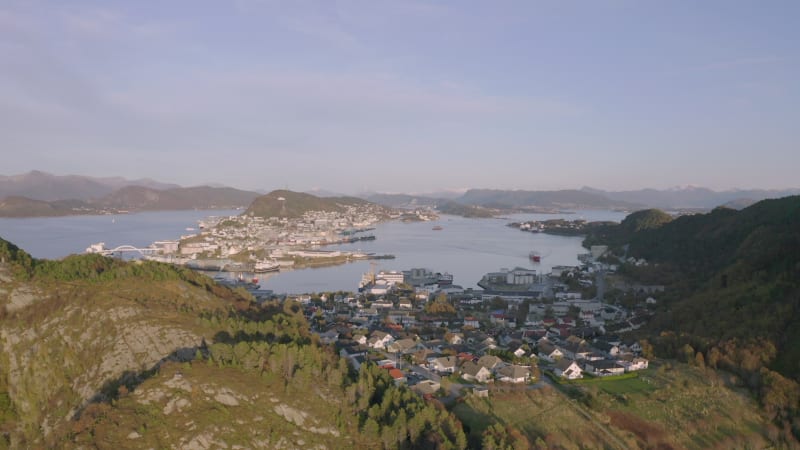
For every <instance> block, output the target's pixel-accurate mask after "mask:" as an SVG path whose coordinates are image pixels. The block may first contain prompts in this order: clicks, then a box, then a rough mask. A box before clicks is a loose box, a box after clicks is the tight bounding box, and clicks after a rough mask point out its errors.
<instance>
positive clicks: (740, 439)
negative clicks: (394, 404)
mask: <svg viewBox="0 0 800 450" xmlns="http://www.w3.org/2000/svg"><path fill="white" fill-rule="evenodd" d="M453 411H454V412H455V414H456V415H457V416H458V418H459V419H460V420H461V421H462V422H463V423H464V424H465V426H466V427H468V428H469V436H470V439H471V442H472V443H475V442H479V440H480V437H481V434H482V433H483V432H484V430H486V429H487V428H488V427H489V426H490V425H492V424H495V423H497V424H501V425H502V426H504V427H510V428H512V429H514V430H516V431H518V432H520V433H522V434H523V435H524V436H525V437H526V438H527V439H528V442H529V443H530V445H531V447H538V448H553V447H561V448H764V447H769V446H770V444H771V442H770V437H771V436H774V435H775V432H776V430H775V429H774V426H772V425H771V424H769V422H768V421H767V420H765V418H764V417H763V416H761V415H760V413H759V407H758V405H757V404H756V403H755V402H754V401H753V400H752V398H750V397H749V396H748V395H746V394H743V393H740V392H737V391H734V390H731V389H729V388H727V387H725V385H724V383H723V382H722V380H721V379H720V378H719V377H718V375H717V374H716V373H714V372H711V371H704V370H701V369H698V368H695V367H690V366H687V365H685V364H674V365H671V364H661V365H658V364H657V365H656V366H655V367H652V368H650V369H648V370H645V371H642V372H641V373H640V375H639V377H636V378H629V379H617V380H603V379H596V380H592V381H591V382H589V383H576V384H570V383H565V384H564V385H558V386H545V387H544V388H540V389H530V390H519V391H508V392H491V393H490V398H488V399H485V398H475V397H469V396H468V397H467V399H466V400H465V401H464V402H462V403H459V404H458V405H456V406H455V408H453Z"/></svg>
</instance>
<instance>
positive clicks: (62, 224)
mask: <svg viewBox="0 0 800 450" xmlns="http://www.w3.org/2000/svg"><path fill="white" fill-rule="evenodd" d="M238 212H239V211H230V210H225V211H166V212H148V213H138V214H125V215H116V216H75V217H65V218H35V219H0V237H2V238H3V239H6V240H8V241H11V242H13V243H15V244H16V245H18V246H20V247H21V248H23V249H25V250H26V251H28V252H29V253H31V254H32V255H33V256H35V257H37V258H61V257H64V256H66V255H69V254H71V253H81V252H83V250H84V249H85V248H86V247H88V246H89V245H90V244H92V243H95V242H105V243H106V246H107V247H109V248H113V247H116V246H118V245H123V244H131V245H134V246H147V245H149V244H150V243H152V242H153V241H156V240H164V239H177V238H179V237H180V236H181V235H182V234H187V233H189V231H186V228H191V227H197V221H198V220H200V219H202V218H204V217H207V216H210V215H217V216H227V215H233V214H237V213H238ZM624 216H625V214H624V213H618V212H612V211H580V212H579V213H576V214H559V215H552V214H520V215H512V216H508V217H506V218H502V219H465V218H461V217H454V216H442V218H441V219H440V220H438V221H436V222H419V223H400V222H387V223H382V224H379V225H378V226H377V227H376V229H375V230H374V231H372V232H371V233H373V234H375V236H376V238H377V239H376V240H374V241H363V242H357V243H354V244H346V245H339V246H329V247H326V249H341V250H351V251H353V250H361V251H364V252H374V253H378V254H392V255H395V256H396V258H395V259H391V260H377V261H374V262H375V263H377V267H376V269H377V270H407V269H411V268H414V267H425V268H429V269H431V270H433V271H435V272H449V273H451V274H453V276H454V283H455V284H458V285H461V286H463V287H465V288H469V287H473V288H474V287H477V285H476V283H477V282H478V281H480V279H481V277H482V276H483V275H484V274H485V273H486V272H492V271H497V270H500V269H501V268H509V269H511V268H514V267H525V268H531V269H536V270H539V271H541V272H544V273H547V272H549V271H550V268H551V267H552V266H557V265H577V264H578V259H577V255H578V254H579V253H583V252H585V250H584V249H583V248H582V247H581V241H582V238H580V237H564V236H552V235H547V234H541V233H526V232H521V231H519V230H516V229H513V228H509V227H507V226H506V224H508V223H509V222H519V221H524V220H546V219H553V218H558V217H563V218H565V219H569V220H573V219H578V218H583V219H586V220H590V221H591V220H614V221H620V220H622V219H623V218H624ZM436 225H439V226H441V227H442V230H441V231H435V230H433V229H432V228H433V227H434V226H436ZM531 251H537V252H539V253H540V254H541V255H542V261H541V263H538V264H536V263H532V262H531V261H530V259H529V258H528V255H529V253H530V252H531ZM369 269H370V262H369V261H357V262H353V263H349V264H345V265H340V266H334V267H325V268H319V269H303V270H294V271H287V272H280V273H276V274H269V275H267V276H262V277H261V281H260V283H261V287H262V288H264V289H272V290H274V291H275V292H278V293H284V292H287V293H304V292H321V291H336V290H345V291H352V290H355V289H356V288H357V287H358V282H359V281H360V280H361V275H362V274H363V273H364V272H366V271H368V270H369Z"/></svg>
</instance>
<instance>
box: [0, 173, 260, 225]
mask: <svg viewBox="0 0 800 450" xmlns="http://www.w3.org/2000/svg"><path fill="white" fill-rule="evenodd" d="M138 183H141V184H138ZM258 196H259V194H258V193H257V192H251V191H242V190H239V189H233V188H229V187H210V186H197V187H189V188H184V187H180V186H178V185H175V184H167V183H159V182H157V181H153V180H149V179H144V180H126V179H124V178H92V177H83V176H77V175H67V176H58V175H51V174H46V173H44V172H30V173H27V174H25V175H17V176H10V177H0V217H50V216H68V215H78V214H102V213H108V212H118V211H156V210H181V209H215V208H244V207H246V206H248V205H249V204H250V203H251V202H252V201H253V200H254V199H256V198H257V197H258Z"/></svg>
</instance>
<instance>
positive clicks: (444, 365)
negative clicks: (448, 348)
mask: <svg viewBox="0 0 800 450" xmlns="http://www.w3.org/2000/svg"><path fill="white" fill-rule="evenodd" d="M457 364H458V358H456V357H455V356H442V357H441V358H436V359H434V360H433V361H432V362H431V364H430V367H431V369H433V370H435V371H437V372H449V373H455V372H456V366H457Z"/></svg>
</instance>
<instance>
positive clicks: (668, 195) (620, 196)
mask: <svg viewBox="0 0 800 450" xmlns="http://www.w3.org/2000/svg"><path fill="white" fill-rule="evenodd" d="M581 191H583V192H588V193H592V194H597V195H603V196H605V197H607V198H609V199H612V200H615V201H621V202H629V203H635V204H640V205H646V206H648V207H651V208H662V209H679V208H697V209H712V208H716V207H717V206H721V205H725V204H728V203H730V204H731V205H732V206H733V205H735V206H738V207H739V208H741V207H744V206H748V205H749V204H753V203H755V202H758V201H760V200H765V199H769V198H781V197H787V196H790V195H798V194H800V189H775V190H767V189H734V190H729V191H714V190H711V189H708V188H703V187H695V186H687V187H682V188H675V189H665V190H657V189H638V190H632V191H616V192H614V191H604V190H600V189H593V188H590V187H583V188H581Z"/></svg>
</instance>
